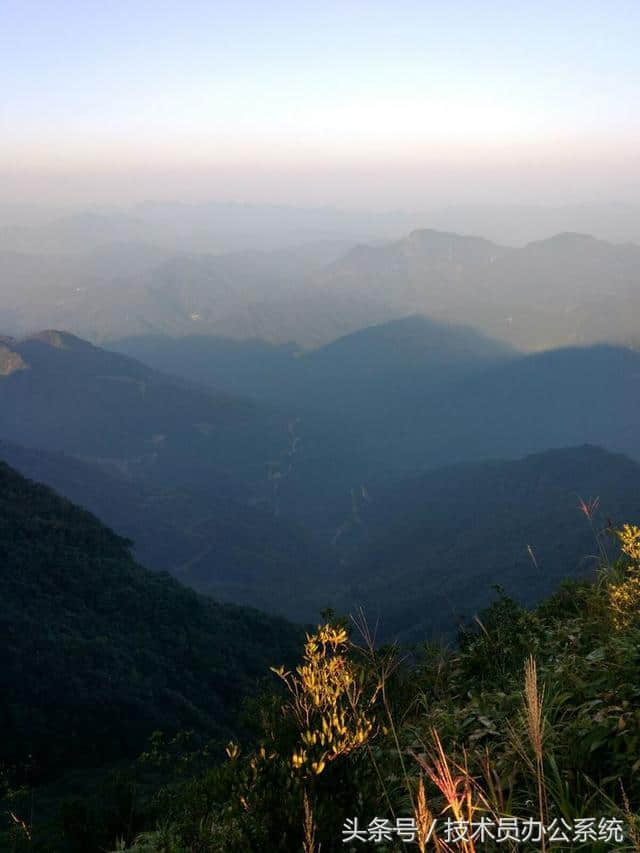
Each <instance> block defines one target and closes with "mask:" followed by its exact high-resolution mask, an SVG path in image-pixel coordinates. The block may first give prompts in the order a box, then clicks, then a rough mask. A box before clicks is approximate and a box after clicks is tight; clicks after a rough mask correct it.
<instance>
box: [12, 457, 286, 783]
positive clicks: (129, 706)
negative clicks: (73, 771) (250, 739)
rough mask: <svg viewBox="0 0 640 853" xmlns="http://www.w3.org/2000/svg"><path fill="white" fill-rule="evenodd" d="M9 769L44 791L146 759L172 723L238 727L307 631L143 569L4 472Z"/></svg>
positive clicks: (207, 728) (111, 540) (84, 519)
mask: <svg viewBox="0 0 640 853" xmlns="http://www.w3.org/2000/svg"><path fill="white" fill-rule="evenodd" d="M0 585H1V586H2V608H1V609H0V644H1V647H2V666H1V667H0V694H1V695H2V705H1V707H0V713H1V715H2V717H1V727H2V738H1V739H0V766H1V767H3V768H4V770H5V772H6V773H8V774H10V775H11V777H12V779H14V781H17V782H28V783H30V784H35V783H38V782H42V781H46V780H48V779H50V778H53V777H54V776H55V774H56V773H59V771H61V770H67V769H70V768H74V767H79V766H85V767H91V766H97V765H101V764H104V763H105V762H113V761H116V760H117V759H119V758H124V757H127V756H128V757H131V756H135V755H137V754H138V753H139V752H140V751H141V748H142V747H143V746H144V743H145V740H146V738H147V737H148V736H149V735H150V734H151V733H152V732H153V731H154V730H155V729H158V728H162V729H164V730H165V731H167V732H169V733H170V732H172V731H173V732H176V731H178V730H181V729H188V728H195V729H197V730H198V731H199V732H201V733H202V734H206V735H208V736H209V737H214V738H221V737H227V736H228V735H229V734H230V733H231V732H233V731H237V729H238V722H237V716H236V715H237V709H238V707H239V703H240V700H241V698H242V696H243V695H244V694H246V693H247V692H250V691H251V690H252V689H253V688H254V685H255V684H256V681H257V680H258V679H259V678H260V677H261V676H262V675H263V673H264V670H265V668H266V667H267V666H268V664H269V663H270V662H271V661H272V660H273V659H274V655H275V656H282V655H284V656H285V657H286V658H290V657H291V655H292V651H293V648H294V643H295V642H296V638H297V637H298V631H297V629H295V628H294V627H293V626H291V625H289V624H288V623H286V622H284V621H283V620H279V619H275V618H271V617H268V616H266V615H264V614H262V613H260V612H258V611H254V610H248V609H241V608H238V607H234V606H232V605H220V604H217V603H215V602H214V601H212V600H210V599H208V598H204V597H201V596H199V595H197V594H196V593H195V592H193V591H192V590H189V589H186V588H185V587H183V586H182V585H180V584H179V583H178V582H177V581H176V580H174V579H172V578H171V577H169V576H168V575H165V574H160V573H155V572H150V571H147V570H146V569H143V568H142V567H141V566H139V565H137V564H136V563H135V562H134V561H133V559H132V557H131V555H130V552H129V543H128V542H127V541H126V540H124V539H122V538H121V537H119V536H117V535H115V534H114V533H113V532H112V531H111V530H109V529H108V528H106V527H104V526H103V525H102V524H101V523H100V522H98V521H97V519H96V518H94V517H93V516H92V515H90V514H89V513H88V512H86V511H84V510H82V509H80V508H79V507H77V506H74V505H73V504H71V503H69V502H67V501H66V500H63V499H62V498H60V497H59V496H57V495H56V494H54V493H53V492H52V491H50V490H49V489H48V488H46V487H44V486H41V485H37V484H35V483H32V482H30V481H28V480H25V479H24V478H23V477H21V476H20V475H19V474H17V473H16V472H15V471H13V470H12V469H10V468H9V467H8V466H7V465H5V464H4V463H0Z"/></svg>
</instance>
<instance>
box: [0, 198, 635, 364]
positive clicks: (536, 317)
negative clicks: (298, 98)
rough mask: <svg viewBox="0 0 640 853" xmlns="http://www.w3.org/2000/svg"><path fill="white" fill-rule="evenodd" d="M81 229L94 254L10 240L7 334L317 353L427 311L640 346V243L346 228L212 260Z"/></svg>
mask: <svg viewBox="0 0 640 853" xmlns="http://www.w3.org/2000/svg"><path fill="white" fill-rule="evenodd" d="M104 216H105V217H106V214H105V215H104ZM107 218H108V217H107ZM302 218H303V219H304V217H302ZM126 221H127V222H128V220H126ZM401 221H402V220H401ZM83 222H84V225H83V226H82V228H86V229H87V230H89V231H91V228H92V227H93V226H95V230H96V232H97V236H96V239H95V240H92V239H90V238H89V237H87V236H86V235H85V236H82V233H80V234H77V235H76V236H75V237H74V238H73V244H74V245H75V246H76V249H77V246H82V247H83V251H82V252H78V251H77V250H76V251H75V252H69V251H66V252H65V251H64V250H63V249H64V241H62V242H61V243H60V247H62V248H58V249H56V250H55V251H54V250H51V249H49V250H46V249H45V248H43V245H42V244H39V249H38V251H37V252H34V251H26V249H28V246H27V245H26V244H24V245H22V248H16V247H19V246H20V245H21V243H20V241H19V240H17V239H16V240H14V239H13V237H11V236H10V235H9V237H8V238H7V241H6V243H7V248H6V249H4V250H3V251H0V294H1V295H2V303H1V306H0V325H1V327H2V328H3V329H4V331H5V332H6V333H9V334H14V335H23V334H28V333H31V332H34V331H38V330H40V329H42V328H52V327H53V328H61V329H66V330H68V331H71V332H73V333H74V334H77V335H79V336H80V337H84V338H88V339H89V340H92V341H94V342H107V341H114V340H117V339H120V338H124V337H132V336H139V335H143V334H166V335H169V336H172V337H183V336H189V335H201V334H206V335H216V336H221V337H227V338H232V339H237V340H244V339H251V338H255V339H259V340H264V341H267V342H270V343H280V344H284V343H289V342H295V343H296V344H297V345H298V346H299V347H301V348H304V349H309V348H315V347H318V346H322V345H324V344H326V343H329V342H331V341H332V340H336V339H337V338H339V337H342V336H344V335H345V334H349V333H350V332H353V331H357V330H359V329H362V328H365V327H367V326H370V325H373V324H379V323H381V322H384V321H388V320H391V319H396V318H401V317H404V316H407V315H409V314H414V313H420V314H425V315H427V316H429V317H431V318H432V319H435V320H439V321H442V322H448V323H462V324H466V325H470V326H472V327H474V328H475V329H476V330H477V331H479V332H482V333H484V334H486V335H488V336H489V337H492V338H496V339H498V340H501V341H504V342H505V343H508V344H509V345H511V346H513V347H515V348H516V349H520V350H542V349H548V348H551V347H559V346H568V345H570V346H573V345H585V344H591V343H596V342H613V343H618V342H624V341H627V340H629V339H633V337H634V335H635V327H634V321H633V319H632V318H633V316H634V314H635V313H637V311H638V309H639V307H640V306H639V305H638V304H637V303H638V296H637V294H638V277H639V270H640V248H638V246H637V245H636V244H633V243H629V242H625V243H612V242H607V241H605V240H602V239H598V238H596V237H591V236H588V235H587V234H580V233H577V232H564V233H558V234H554V235H550V236H548V237H545V238H544V239H542V240H537V241H533V242H529V243H527V244H525V245H524V246H520V247H513V246H509V245H507V244H505V243H495V242H492V241H490V240H487V239H485V238H481V237H474V236H466V235H462V234H459V233H454V232H443V231H437V230H434V229H424V228H422V229H419V230H414V231H411V232H406V231H405V236H403V237H401V238H400V239H395V240H391V241H390V240H389V239H388V238H386V239H385V238H380V237H378V238H370V239H369V240H368V241H367V242H361V241H359V240H358V241H357V243H356V240H354V238H353V237H349V236H348V235H349V231H348V229H347V230H346V231H343V232H340V234H339V235H338V236H332V237H326V238H323V239H316V240H314V241H309V242H304V243H298V244H294V243H289V244H288V245H287V246H286V247H283V246H281V247H278V248H270V249H269V250H256V249H251V250H249V249H247V250H242V251H229V247H230V246H231V245H232V242H231V243H228V242H227V243H224V249H223V250H220V251H218V252H214V251H213V250H212V248H213V247H212V246H211V245H210V244H209V245H208V249H207V251H206V252H204V251H200V250H198V251H194V249H193V247H191V248H189V249H188V250H185V249H184V248H181V249H179V250H176V249H174V248H173V247H171V245H170V243H167V242H166V240H165V241H162V239H161V238H158V241H157V242H154V241H153V239H144V240H143V239H142V238H141V236H140V234H137V233H133V232H131V233H127V227H128V226H126V223H125V224H123V227H122V229H121V231H122V233H121V231H118V230H116V231H114V232H113V233H111V231H108V232H107V231H105V229H104V228H102V227H101V225H99V223H102V219H101V218H100V217H97V221H96V215H93V218H92V217H88V220H87V221H86V222H85V221H84V220H83ZM73 223H75V220H73V222H72V225H69V227H72V226H73V227H72V230H73V228H75V226H76V224H77V223H75V224H73ZM91 223H93V225H92V224H91ZM67 224H69V223H67ZM402 224H404V223H403V222H402ZM78 227H80V226H78ZM185 227H186V226H185ZM82 228H80V232H82ZM129 230H130V231H131V229H129ZM134 231H135V229H134ZM382 232H384V229H382ZM354 244H355V245H354ZM45 245H46V244H45Z"/></svg>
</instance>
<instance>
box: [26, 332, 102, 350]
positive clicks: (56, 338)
mask: <svg viewBox="0 0 640 853" xmlns="http://www.w3.org/2000/svg"><path fill="white" fill-rule="evenodd" d="M24 340H25V341H38V342H39V343H42V344H46V345H47V346H50V347H53V348H54V349H86V348H87V347H92V345H91V344H90V343H89V342H88V341H85V340H83V339H82V338H78V337H76V335H72V334H70V333H69V332H60V331H58V330H57V329H43V330H42V331H41V332H35V333H34V334H32V335H28V337H26V338H25V339H24Z"/></svg>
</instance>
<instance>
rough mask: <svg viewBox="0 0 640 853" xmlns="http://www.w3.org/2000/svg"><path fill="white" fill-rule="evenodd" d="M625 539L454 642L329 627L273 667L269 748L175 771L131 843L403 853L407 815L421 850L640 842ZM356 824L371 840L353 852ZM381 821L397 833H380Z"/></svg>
mask: <svg viewBox="0 0 640 853" xmlns="http://www.w3.org/2000/svg"><path fill="white" fill-rule="evenodd" d="M585 509H586V511H587V513H588V514H591V515H592V514H593V506H591V507H585ZM596 529H597V528H596ZM619 536H620V539H621V540H622V548H623V556H622V558H621V559H620V560H618V561H617V562H616V563H615V564H603V565H602V566H601V569H600V573H599V575H598V578H597V579H596V580H595V581H593V582H570V583H566V584H565V585H564V586H562V587H561V588H560V590H559V591H558V592H557V593H556V594H555V595H554V596H552V597H551V598H550V599H548V600H547V601H545V602H544V603H543V604H541V605H539V606H538V607H537V608H536V609H534V610H532V611H528V610H525V609H522V608H521V607H519V606H518V605H517V604H515V603H514V602H513V601H511V600H510V599H508V598H506V597H504V596H500V597H499V598H498V600H497V601H496V602H495V603H494V604H493V605H492V606H491V607H490V608H489V609H488V610H487V611H485V612H484V613H483V614H482V615H481V618H480V619H479V620H478V622H477V623H475V624H474V626H473V627H471V628H469V629H467V630H463V631H462V632H461V635H460V642H459V645H458V646H457V647H455V648H453V647H452V648H450V649H446V648H441V647H437V646H430V645H425V646H422V647H421V648H418V649H417V650H416V653H415V656H412V658H411V659H404V660H403V659H402V658H401V657H400V656H399V654H398V651H397V650H395V649H392V648H378V649H376V648H375V647H374V645H373V642H372V637H371V636H370V634H369V633H368V630H367V628H366V624H365V623H364V622H362V621H361V620H356V626H352V627H353V628H354V629H353V631H352V637H351V638H349V637H348V636H347V631H346V630H345V628H344V627H343V626H342V625H341V624H340V623H339V622H335V621H334V622H333V623H329V624H326V625H324V626H321V627H319V628H318V630H317V632H316V633H315V634H314V635H311V636H309V637H308V638H307V643H306V645H305V649H304V657H303V661H302V663H301V665H300V666H299V667H298V668H297V669H296V670H294V671H288V670H286V669H284V668H276V669H275V670H274V683H277V682H280V683H282V682H284V687H285V690H284V693H277V692H275V691H274V692H272V693H271V694H270V695H268V696H265V697H264V699H263V700H262V702H261V703H259V704H258V705H257V706H256V705H253V706H252V707H251V709H250V712H251V716H252V719H253V721H254V724H255V727H256V733H257V734H256V736H257V746H254V747H252V746H251V744H248V745H246V746H243V745H241V744H239V743H237V742H231V743H229V745H228V746H227V750H226V751H227V761H226V763H225V764H224V765H222V766H219V767H215V768H211V769H209V770H204V771H201V772H199V773H197V774H195V775H193V776H192V777H191V778H189V779H186V780H184V781H179V780H178V779H177V778H176V779H174V781H173V783H172V784H170V785H168V786H166V787H164V788H163V789H162V790H160V791H159V792H158V793H157V795H156V797H155V799H154V803H153V806H152V812H153V811H154V809H155V816H156V818H155V819H156V829H155V830H152V829H150V831H148V832H146V833H143V834H141V835H139V836H138V839H137V840H136V841H135V842H134V843H133V845H132V846H127V843H126V840H122V841H121V843H119V844H118V845H117V849H118V850H124V849H125V848H126V849H127V850H130V851H136V853H143V851H144V853H159V851H164V853H217V851H229V853H232V851H238V853H239V851H278V850H280V851H295V850H302V851H305V853H315V851H320V850H322V851H332V850H353V851H355V850H359V849H367V848H366V844H365V842H367V840H368V841H369V844H370V847H371V849H373V847H374V846H375V845H374V843H373V841H374V840H375V838H376V833H378V836H377V837H378V839H379V841H380V842H381V843H378V845H377V846H375V849H385V850H396V849H397V850H400V849H405V842H404V840H403V837H402V836H401V835H399V834H398V833H397V832H396V827H401V828H402V827H403V826H404V828H405V829H404V830H403V831H406V832H409V829H407V825H408V824H407V823H405V824H402V822H400V823H397V818H404V819H408V820H413V821H415V826H416V829H415V839H414V843H412V844H409V849H418V850H424V849H427V848H428V849H436V850H439V851H441V853H443V852H444V851H447V850H453V849H462V850H464V851H466V853H472V851H475V850H476V849H477V850H481V849H489V850H490V849H511V850H513V849H516V847H518V849H525V850H526V849H532V850H533V849H539V850H540V849H541V850H545V849H552V850H556V849H569V848H571V849H582V850H590V851H598V850H606V849H610V847H611V846H616V847H620V846H621V841H620V833H623V834H624V835H625V840H624V845H625V849H633V850H638V849H640V823H639V818H638V808H639V806H640V782H639V777H638V773H637V771H638V744H639V741H640V688H639V686H638V684H639V682H640V656H639V653H638V649H639V647H640V645H639V643H640V621H639V616H638V613H639V610H638V604H639V603H640V595H639V594H638V578H639V577H640V529H638V528H633V527H626V528H624V529H623V530H622V531H621V532H620V533H619ZM597 538H598V543H599V544H602V542H601V539H600V534H599V533H597ZM355 817H359V818H360V821H359V822H360V830H361V831H364V841H358V840H357V839H356V840H354V841H353V842H351V843H346V844H345V843H343V835H345V832H344V830H345V826H346V824H347V822H348V821H349V820H351V819H353V818H355ZM374 817H380V818H381V819H383V820H388V821H389V824H388V825H385V824H384V823H383V824H380V823H379V824H378V830H376V829H375V825H374V829H373V830H370V829H369V826H370V822H371V821H372V820H373V819H374ZM447 818H450V819H451V820H457V821H459V822H460V824H459V825H460V826H464V823H465V822H471V821H473V822H475V824H474V825H475V826H476V827H477V826H478V825H479V822H480V821H481V820H484V822H485V824H486V825H488V826H489V827H491V826H493V833H494V834H495V833H496V832H497V829H496V827H497V826H498V825H499V824H500V823H501V822H502V825H504V826H507V825H509V822H508V819H510V818H518V819H519V820H520V823H519V824H518V826H520V827H521V828H522V827H523V826H524V825H525V821H526V820H527V819H529V818H531V819H532V820H534V821H536V820H539V821H541V823H542V824H543V825H545V826H547V827H550V829H549V832H548V834H547V835H546V836H543V840H542V841H541V842H540V841H538V842H537V843H533V842H532V843H523V844H522V845H520V846H518V845H517V844H515V843H514V842H513V841H511V842H509V841H507V842H506V843H497V842H492V841H491V840H490V836H485V841H486V843H480V842H479V841H478V840H477V838H476V840H475V841H474V840H471V839H470V838H468V839H467V840H465V841H462V842H460V843H459V844H458V843H454V842H452V841H449V842H448V841H447V838H448V837H449V836H448V833H449V832H452V831H453V830H448V829H447V824H446V820H447ZM434 819H435V821H436V823H435V824H433V820H434ZM381 825H382V829H380V826H381ZM511 825H513V821H511ZM385 826H386V828H385ZM576 831H578V835H577V840H576V841H574V839H575V838H576V836H575V834H574V833H576ZM370 832H371V833H372V834H371V835H369V833H370ZM518 832H520V830H518ZM380 833H383V834H380ZM385 833H387V834H385ZM430 833H431V834H430ZM580 833H582V834H580ZM429 834H430V838H431V840H430V841H429V842H427V840H426V839H427V837H429ZM463 835H464V830H463ZM563 835H564V837H565V839H567V840H565V841H564V842H563V840H562V839H563ZM486 839H489V840H486ZM407 843H408V842H407Z"/></svg>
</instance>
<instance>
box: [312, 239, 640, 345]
mask: <svg viewBox="0 0 640 853" xmlns="http://www.w3.org/2000/svg"><path fill="white" fill-rule="evenodd" d="M317 277H318V282H319V283H320V282H321V284H322V287H323V288H324V289H325V291H329V292H331V291H332V292H337V293H341V292H344V291H348V292H350V293H352V294H356V295H357V294H359V293H361V292H365V293H366V294H367V296H369V297H372V298H374V299H380V298H381V296H382V294H384V295H385V296H386V298H387V299H388V300H390V301H391V302H392V304H393V306H394V307H395V308H402V309H403V310H404V311H405V313H409V312H411V311H419V312H422V313H425V314H428V315H429V316H431V317H433V318H435V319H440V320H447V321H449V322H457V323H467V324H469V325H471V326H473V327H474V328H476V329H478V330H480V331H482V332H484V333H485V334H488V335H490V336H492V337H495V338H499V339H500V340H503V341H507V342H508V343H510V344H512V345H513V346H515V347H516V348H518V349H521V350H540V349H548V348H551V347H558V346H566V345H568V344H570V345H574V344H589V343H594V342H597V341H609V342H613V341H619V340H622V339H624V338H625V337H627V336H629V335H630V334H633V333H635V325H634V320H633V317H634V316H637V315H638V311H639V310H640V288H639V287H638V285H639V283H640V246H637V245H635V244H622V245H614V244H611V243H606V242H604V241H602V240H596V239H594V238H593V237H589V236H586V235H582V234H570V233H567V234H558V235H556V236H554V237H552V238H548V239H546V240H541V241H538V242H535V243H530V244H528V245H526V246H524V247H523V248H520V249H512V248H507V247H505V246H500V245H496V244H494V243H490V242H489V241H487V240H482V239H480V238H477V237H463V236H460V235H458V234H447V233H442V232H438V231H416V232H414V233H412V234H411V235H409V237H407V238H405V239H403V240H400V241H398V242H396V243H392V244H390V245H383V246H373V247H365V246H363V247H358V248H357V249H353V250H351V251H350V252H348V253H347V254H346V255H345V256H344V257H343V258H341V259H340V260H338V261H336V262H335V263H333V264H331V265H330V266H329V267H328V268H326V269H325V270H324V271H322V272H321V273H319V274H318V276H317Z"/></svg>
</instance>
